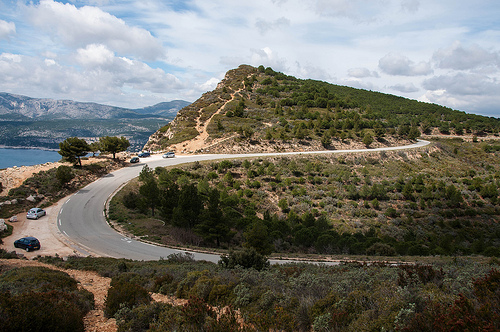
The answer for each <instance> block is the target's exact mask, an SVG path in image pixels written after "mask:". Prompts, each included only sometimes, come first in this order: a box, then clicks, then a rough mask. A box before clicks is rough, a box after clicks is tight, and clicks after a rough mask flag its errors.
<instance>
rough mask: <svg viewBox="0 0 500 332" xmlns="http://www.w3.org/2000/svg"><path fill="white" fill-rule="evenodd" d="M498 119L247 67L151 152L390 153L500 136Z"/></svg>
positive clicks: (164, 131)
mask: <svg viewBox="0 0 500 332" xmlns="http://www.w3.org/2000/svg"><path fill="white" fill-rule="evenodd" d="M499 129H500V121H499V120H498V119H494V118H487V117H482V116H478V115H474V114H466V113H464V112H460V111H456V110H451V109H449V108H446V107H443V106H440V105H436V104H430V103H423V102H419V101H416V100H410V99H406V98H402V97H397V96H393V95H388V94H383V93H378V92H372V91H366V90H360V89H355V88H350V87H345V86H339V85H334V84H329V83H326V82H321V81H315V80H303V79H297V78H295V77H292V76H288V75H285V74H283V73H279V72H275V71H274V70H273V69H272V68H264V67H263V66H260V67H258V68H255V67H252V66H248V65H241V66H240V67H238V68H237V69H233V70H230V71H228V72H227V73H226V75H225V77H224V79H223V80H222V81H221V82H220V83H219V84H218V85H217V87H216V89H215V90H213V91H210V92H207V93H205V94H203V95H202V96H201V97H200V98H199V99H198V100H197V101H195V102H194V103H192V104H191V105H189V106H187V107H184V108H183V109H181V110H180V111H179V112H178V114H177V116H176V117H175V119H174V120H173V121H172V122H171V123H169V124H168V125H166V126H164V127H162V128H160V129H159V130H158V131H156V132H155V133H154V134H153V135H151V137H150V138H149V140H148V142H147V144H146V145H145V147H144V148H145V149H149V150H157V151H165V150H173V151H176V152H184V153H196V152H211V153H245V152H249V153H250V152H273V151H310V150H324V149H349V148H358V147H383V146H391V145H393V144H402V143H404V141H413V140H415V139H416V138H417V137H419V136H420V135H422V134H431V133H433V132H436V131H438V132H439V133H441V134H445V135H448V134H455V135H467V134H469V135H486V134H489V133H493V134H494V133H498V131H499Z"/></svg>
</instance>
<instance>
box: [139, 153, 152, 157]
mask: <svg viewBox="0 0 500 332" xmlns="http://www.w3.org/2000/svg"><path fill="white" fill-rule="evenodd" d="M138 156H139V157H141V158H145V157H149V156H151V153H149V152H141V153H139V154H138Z"/></svg>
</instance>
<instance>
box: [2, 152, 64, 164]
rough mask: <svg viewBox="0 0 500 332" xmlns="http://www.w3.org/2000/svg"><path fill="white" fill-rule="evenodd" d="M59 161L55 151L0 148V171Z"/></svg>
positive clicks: (59, 157) (59, 158)
mask: <svg viewBox="0 0 500 332" xmlns="http://www.w3.org/2000/svg"><path fill="white" fill-rule="evenodd" d="M59 160H61V155H60V154H59V153H58V152H57V151H51V150H39V149H21V148H20V149H12V148H0V169H4V168H9V167H13V166H18V167H20V166H32V165H38V164H45V163H47V162H54V161H59Z"/></svg>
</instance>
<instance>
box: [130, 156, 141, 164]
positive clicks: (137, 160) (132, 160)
mask: <svg viewBox="0 0 500 332" xmlns="http://www.w3.org/2000/svg"><path fill="white" fill-rule="evenodd" d="M139 161H140V160H139V157H132V159H130V163H132V164H135V163H138V162H139Z"/></svg>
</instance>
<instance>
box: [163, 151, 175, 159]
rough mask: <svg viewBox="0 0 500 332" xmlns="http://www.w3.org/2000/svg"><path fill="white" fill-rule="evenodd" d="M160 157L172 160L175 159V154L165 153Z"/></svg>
mask: <svg viewBox="0 0 500 332" xmlns="http://www.w3.org/2000/svg"><path fill="white" fill-rule="evenodd" d="M162 157H163V158H174V157H175V153H174V152H167V153H165V154H164V155H163V156H162Z"/></svg>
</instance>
